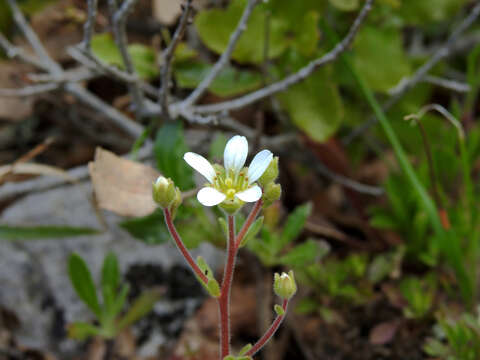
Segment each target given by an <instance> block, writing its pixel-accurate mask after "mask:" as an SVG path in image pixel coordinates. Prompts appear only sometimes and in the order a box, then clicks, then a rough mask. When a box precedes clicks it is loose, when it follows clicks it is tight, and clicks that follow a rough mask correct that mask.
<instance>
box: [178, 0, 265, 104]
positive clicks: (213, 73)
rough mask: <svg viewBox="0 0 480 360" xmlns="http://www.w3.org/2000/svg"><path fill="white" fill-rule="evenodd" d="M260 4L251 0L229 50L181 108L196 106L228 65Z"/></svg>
mask: <svg viewBox="0 0 480 360" xmlns="http://www.w3.org/2000/svg"><path fill="white" fill-rule="evenodd" d="M258 2H259V0H249V2H248V4H247V6H246V8H245V10H244V11H243V14H242V17H241V18H240V21H239V22H238V25H237V27H236V29H235V31H234V32H233V33H232V34H231V35H230V39H229V41H228V45H227V48H226V49H225V51H224V52H223V53H222V55H221V56H220V58H219V59H218V61H217V62H216V63H215V65H213V68H212V70H210V72H209V73H208V75H207V76H206V77H205V78H204V79H203V80H202V81H201V83H200V84H199V85H198V86H197V88H196V89H195V90H194V91H193V92H192V93H191V94H190V95H189V96H188V97H187V98H186V99H185V100H184V101H183V102H182V103H181V104H180V106H181V107H184V108H186V107H190V106H191V105H192V104H194V103H195V102H196V101H197V100H198V98H199V97H200V96H202V95H203V93H204V92H205V90H207V88H208V87H209V86H210V85H211V83H212V81H213V80H215V78H216V77H217V75H218V74H219V73H220V71H222V69H223V68H224V67H225V65H227V64H228V62H229V61H230V56H231V55H232V53H233V50H234V49H235V45H236V44H237V42H238V39H239V38H240V36H241V35H242V34H243V32H244V31H245V29H246V28H247V22H248V19H249V18H250V15H251V14H252V11H253V9H254V7H255V6H256V5H257V4H258Z"/></svg>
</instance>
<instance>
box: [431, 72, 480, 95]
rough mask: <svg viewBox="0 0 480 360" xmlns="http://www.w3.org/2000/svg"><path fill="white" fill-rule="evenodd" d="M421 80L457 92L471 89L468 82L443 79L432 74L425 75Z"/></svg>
mask: <svg viewBox="0 0 480 360" xmlns="http://www.w3.org/2000/svg"><path fill="white" fill-rule="evenodd" d="M423 81H424V82H426V83H429V84H433V85H437V86H440V87H443V88H445V89H449V90H452V91H455V92H458V93H468V92H470V90H471V89H470V85H468V84H465V83H462V82H459V81H455V80H450V79H444V78H441V77H438V76H433V75H426V76H425V78H424V79H423Z"/></svg>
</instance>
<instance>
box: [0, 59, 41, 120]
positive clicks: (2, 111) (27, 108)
mask: <svg viewBox="0 0 480 360" xmlns="http://www.w3.org/2000/svg"><path fill="white" fill-rule="evenodd" d="M28 71H31V68H30V67H29V66H26V65H22V64H18V63H7V62H0V88H2V89H17V88H21V87H22V86H24V85H28V84H24V82H23V80H22V76H23V74H25V73H26V72H28ZM33 101H34V98H33V97H30V98H20V97H18V98H15V97H0V118H2V119H6V120H14V121H15V120H21V119H23V118H25V117H27V116H29V115H31V113H32V109H33Z"/></svg>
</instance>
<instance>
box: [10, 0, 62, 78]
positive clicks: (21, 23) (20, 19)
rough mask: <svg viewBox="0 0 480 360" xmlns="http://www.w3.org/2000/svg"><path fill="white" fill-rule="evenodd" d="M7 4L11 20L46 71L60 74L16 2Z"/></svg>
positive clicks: (60, 70)
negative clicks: (11, 15)
mask: <svg viewBox="0 0 480 360" xmlns="http://www.w3.org/2000/svg"><path fill="white" fill-rule="evenodd" d="M7 3H8V6H9V7H10V10H11V11H12V14H13V19H14V20H15V23H16V24H17V25H18V27H19V28H20V30H21V31H22V33H23V34H24V35H25V37H26V38H27V40H28V42H29V43H30V45H31V46H32V47H33V49H34V51H35V53H36V54H37V55H38V56H39V57H40V61H41V62H42V63H43V64H44V65H45V66H46V67H48V69H49V70H50V71H51V72H52V73H53V74H61V73H62V68H61V67H60V65H58V64H57V63H56V62H55V61H53V59H52V58H51V57H50V55H49V54H48V52H47V50H46V49H45V47H44V46H43V45H42V43H41V41H40V39H39V38H38V36H37V34H36V33H35V31H33V29H32V28H31V27H30V25H29V24H28V22H27V20H26V19H25V16H23V13H22V11H21V10H20V8H19V7H18V5H17V2H16V1H15V0H7Z"/></svg>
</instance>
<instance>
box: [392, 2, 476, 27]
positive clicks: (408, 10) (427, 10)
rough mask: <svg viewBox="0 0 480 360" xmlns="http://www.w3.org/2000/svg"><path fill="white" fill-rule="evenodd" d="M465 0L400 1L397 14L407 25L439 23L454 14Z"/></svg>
mask: <svg viewBox="0 0 480 360" xmlns="http://www.w3.org/2000/svg"><path fill="white" fill-rule="evenodd" d="M465 3H467V0H421V1H418V0H402V2H401V6H400V9H398V10H397V11H398V13H399V14H400V15H401V16H402V18H403V19H404V20H405V21H406V22H407V24H409V25H421V26H422V25H425V24H427V23H428V22H439V21H442V20H445V19H446V18H447V17H448V16H451V15H452V14H455V13H456V12H457V11H459V10H460V9H461V7H462V6H463V5H464V4H465Z"/></svg>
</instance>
